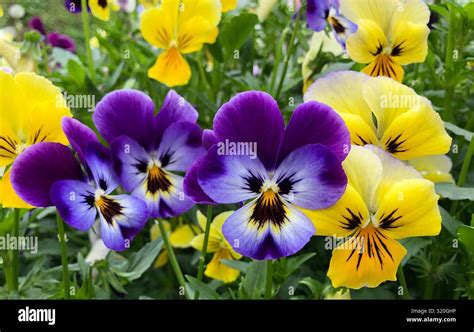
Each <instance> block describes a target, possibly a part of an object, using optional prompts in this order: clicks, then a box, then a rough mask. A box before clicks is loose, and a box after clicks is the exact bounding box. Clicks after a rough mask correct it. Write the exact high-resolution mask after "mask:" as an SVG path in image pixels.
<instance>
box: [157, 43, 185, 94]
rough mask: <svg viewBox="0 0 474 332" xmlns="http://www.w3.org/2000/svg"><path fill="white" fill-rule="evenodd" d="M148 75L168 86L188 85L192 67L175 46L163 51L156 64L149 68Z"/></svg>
mask: <svg viewBox="0 0 474 332" xmlns="http://www.w3.org/2000/svg"><path fill="white" fill-rule="evenodd" d="M148 77H150V78H152V79H154V80H157V81H158V82H161V83H163V84H165V85H166V86H168V87H174V86H179V85H186V84H188V82H189V80H190V79H191V67H189V64H188V62H187V61H186V59H185V58H184V57H183V56H182V55H181V53H180V52H179V50H178V49H177V48H174V47H173V48H170V49H167V50H166V51H163V52H161V54H160V55H159V56H158V58H157V59H156V62H155V64H154V65H153V66H152V67H151V68H150V69H148Z"/></svg>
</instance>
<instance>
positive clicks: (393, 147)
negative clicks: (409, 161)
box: [385, 134, 407, 153]
mask: <svg viewBox="0 0 474 332" xmlns="http://www.w3.org/2000/svg"><path fill="white" fill-rule="evenodd" d="M401 136H402V134H399V135H398V136H396V137H395V138H392V137H391V138H389V140H388V141H387V143H385V149H386V150H387V151H388V152H390V153H401V152H405V151H407V150H406V149H402V148H401V145H402V144H403V143H405V142H406V140H403V141H402V140H401V139H400V137H401Z"/></svg>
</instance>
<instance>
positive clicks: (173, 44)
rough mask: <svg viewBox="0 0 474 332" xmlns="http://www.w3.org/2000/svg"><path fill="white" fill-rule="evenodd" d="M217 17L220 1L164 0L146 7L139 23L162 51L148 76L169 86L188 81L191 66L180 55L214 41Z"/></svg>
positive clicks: (149, 39) (218, 15)
mask: <svg viewBox="0 0 474 332" xmlns="http://www.w3.org/2000/svg"><path fill="white" fill-rule="evenodd" d="M220 18H221V3H220V1H219V0H163V1H162V2H161V5H160V6H159V7H158V8H150V9H147V10H145V11H144V12H143V14H142V16H141V22H140V30H141V33H142V35H143V38H145V40H146V41H147V42H148V43H150V44H151V45H153V46H155V47H157V48H159V49H162V50H163V51H162V52H161V54H160V55H159V56H158V59H156V62H155V64H154V65H153V67H151V68H150V69H149V70H148V76H149V77H150V78H153V79H155V80H157V81H159V82H161V83H163V84H166V85H167V86H169V87H173V86H177V85H185V84H187V83H188V82H189V80H190V78H191V68H190V67H189V64H188V63H187V61H186V60H185V59H184V57H183V54H188V53H193V52H197V51H199V50H200V49H201V48H202V46H203V45H204V44H205V43H208V44H212V43H214V42H215V41H216V38H217V35H218V29H217V25H218V23H219V21H220Z"/></svg>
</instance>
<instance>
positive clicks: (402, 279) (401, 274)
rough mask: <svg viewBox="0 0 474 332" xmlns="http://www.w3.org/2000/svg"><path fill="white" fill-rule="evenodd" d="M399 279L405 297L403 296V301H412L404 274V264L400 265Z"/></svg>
mask: <svg viewBox="0 0 474 332" xmlns="http://www.w3.org/2000/svg"><path fill="white" fill-rule="evenodd" d="M397 279H398V283H399V284H400V286H402V288H403V295H402V297H403V299H404V300H409V299H410V293H409V292H408V286H407V280H406V279H405V273H404V272H403V266H402V264H400V266H399V267H398V271H397Z"/></svg>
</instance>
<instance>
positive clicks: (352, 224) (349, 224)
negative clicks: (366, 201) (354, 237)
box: [340, 208, 362, 230]
mask: <svg viewBox="0 0 474 332" xmlns="http://www.w3.org/2000/svg"><path fill="white" fill-rule="evenodd" d="M346 210H347V212H349V214H350V216H349V217H346V216H342V217H343V218H344V219H345V221H340V223H341V224H342V225H343V226H342V228H344V229H347V230H353V229H356V228H357V227H359V226H360V225H362V215H361V214H360V212H359V213H358V215H356V214H355V213H354V212H352V210H351V209H349V208H346Z"/></svg>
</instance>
